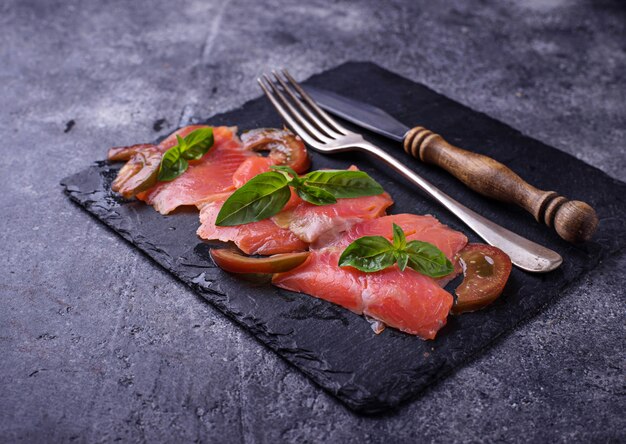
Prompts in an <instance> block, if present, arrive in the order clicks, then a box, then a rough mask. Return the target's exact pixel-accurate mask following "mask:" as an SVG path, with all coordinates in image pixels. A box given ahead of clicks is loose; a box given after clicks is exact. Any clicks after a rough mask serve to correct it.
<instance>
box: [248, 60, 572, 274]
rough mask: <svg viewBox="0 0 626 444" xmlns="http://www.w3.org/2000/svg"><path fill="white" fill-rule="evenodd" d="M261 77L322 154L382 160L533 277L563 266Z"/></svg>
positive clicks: (295, 88)
mask: <svg viewBox="0 0 626 444" xmlns="http://www.w3.org/2000/svg"><path fill="white" fill-rule="evenodd" d="M272 75H273V80H272V78H270V76H268V75H263V77H262V78H259V79H257V81H258V82H259V85H260V86H261V88H262V89H263V92H264V93H265V94H266V96H267V97H268V98H269V100H270V102H271V103H272V105H273V106H274V108H276V110H277V111H278V113H279V114H280V115H281V116H282V118H283V119H284V120H285V122H286V123H287V125H288V126H289V127H291V129H292V130H293V131H294V132H295V133H296V134H298V135H299V136H300V137H301V138H302V140H303V141H304V142H305V143H306V144H307V145H308V146H309V147H310V148H311V149H313V150H315V151H319V152H321V153H324V154H333V153H341V152H346V151H361V152H366V153H367V154H369V155H371V156H374V157H375V158H377V159H379V160H381V161H383V162H384V163H385V164H387V165H388V166H389V167H391V168H392V169H394V170H396V171H397V172H399V173H400V174H401V175H402V176H403V177H405V178H406V179H407V180H409V181H410V182H412V183H413V184H414V185H415V186H417V187H418V188H419V189H420V190H421V191H422V192H424V193H425V194H426V195H428V196H430V197H431V198H432V199H434V200H435V201H437V202H439V203H440V204H441V205H443V206H444V207H445V208H447V209H448V210H449V211H450V212H452V213H453V214H454V215H455V216H457V217H458V218H459V219H460V220H461V221H463V222H464V223H465V224H466V225H467V226H468V227H469V228H471V229H472V230H473V231H474V232H476V234H478V235H479V236H480V237H481V238H483V239H484V240H485V242H487V243H489V244H491V245H493V246H496V247H498V248H500V249H501V250H502V251H504V252H505V253H506V254H508V255H509V257H510V258H511V261H512V262H513V264H514V265H515V266H517V267H519V268H521V269H523V270H526V271H529V272H533V273H545V272H548V271H551V270H554V269H555V268H557V267H558V266H559V265H561V263H562V262H563V259H562V258H561V256H560V255H559V254H558V253H556V252H555V251H552V250H550V249H548V248H546V247H543V246H541V245H539V244H537V243H535V242H532V241H530V240H528V239H526V238H524V237H522V236H519V235H517V234H515V233H513V232H511V231H509V230H507V229H505V228H503V227H501V226H499V225H498V224H496V223H494V222H491V221H490V220H488V219H487V218H485V217H483V216H481V215H480V214H478V213H476V212H474V211H473V210H471V209H469V208H467V207H466V206H464V205H462V204H461V203H459V202H457V201H456V200H454V199H452V198H451V197H450V196H448V195H447V194H445V193H444V192H442V191H441V190H439V189H438V188H437V187H435V186H434V185H432V184H431V183H429V182H428V181H427V180H425V179H424V178H422V177H421V176H419V175H418V174H416V173H415V172H414V171H412V170H411V169H409V168H407V167H406V166H405V165H404V164H402V163H401V162H400V161H399V160H397V159H396V158H394V157H393V156H391V155H390V154H389V153H387V152H386V151H384V150H382V149H381V148H379V147H377V146H375V145H373V144H372V143H370V142H368V141H366V140H365V139H364V138H363V137H362V136H361V135H360V134H357V133H355V132H352V131H349V130H347V129H346V128H344V127H343V126H341V125H340V124H339V123H337V122H336V121H335V120H334V119H333V118H332V117H330V116H329V115H328V114H327V113H326V112H325V111H323V110H322V109H321V108H320V107H319V106H318V105H317V104H316V103H315V101H314V100H313V99H312V98H311V97H310V96H309V95H308V94H307V93H306V91H304V89H302V87H301V86H300V85H299V84H298V83H297V82H296V81H295V80H294V79H293V77H292V76H291V75H290V74H289V73H288V72H287V71H286V70H283V71H282V72H281V73H277V72H273V73H272Z"/></svg>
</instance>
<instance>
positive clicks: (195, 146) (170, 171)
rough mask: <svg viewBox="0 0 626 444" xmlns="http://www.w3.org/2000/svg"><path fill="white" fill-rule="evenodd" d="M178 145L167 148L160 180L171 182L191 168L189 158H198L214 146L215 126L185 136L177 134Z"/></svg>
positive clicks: (162, 159)
mask: <svg viewBox="0 0 626 444" xmlns="http://www.w3.org/2000/svg"><path fill="white" fill-rule="evenodd" d="M176 140H177V141H178V144H177V145H174V146H173V147H171V148H170V149H169V150H167V151H166V152H165V153H164V154H163V157H162V158H161V165H160V166H159V176H158V180H160V181H164V182H169V181H170V180H174V179H176V178H177V177H178V176H180V175H181V174H183V173H184V172H185V171H187V168H189V163H188V162H187V161H188V160H198V159H200V158H201V157H202V156H204V155H205V154H206V153H207V152H208V151H209V149H211V147H212V146H213V142H214V139H213V128H211V127H208V128H199V129H197V130H195V131H192V132H190V133H189V134H187V135H186V136H185V137H184V138H182V137H180V136H179V135H176Z"/></svg>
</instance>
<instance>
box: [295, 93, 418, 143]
mask: <svg viewBox="0 0 626 444" xmlns="http://www.w3.org/2000/svg"><path fill="white" fill-rule="evenodd" d="M306 92H308V93H309V95H310V96H311V97H312V98H313V100H315V101H316V102H317V104H318V105H320V106H321V107H322V108H323V109H325V110H326V111H329V112H331V113H333V114H335V115H336V116H339V117H341V118H342V119H345V120H347V121H348V122H352V123H354V124H355V125H358V126H360V127H362V128H366V129H368V130H370V131H373V132H375V133H378V134H381V135H383V136H385V137H388V138H390V139H392V140H396V141H398V142H402V141H403V140H404V136H405V135H406V133H408V132H409V130H410V128H409V127H408V126H406V125H405V124H403V123H402V122H400V121H398V120H397V119H396V118H395V117H392V116H391V115H390V114H389V113H387V112H386V111H383V110H382V109H380V108H377V107H375V106H373V105H369V104H367V103H363V102H359V101H357V100H352V99H350V98H348V97H344V96H341V95H339V94H335V93H333V92H331V91H325V90H322V89H318V88H315V87H312V86H307V87H306Z"/></svg>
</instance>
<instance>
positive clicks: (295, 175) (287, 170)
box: [270, 165, 298, 179]
mask: <svg viewBox="0 0 626 444" xmlns="http://www.w3.org/2000/svg"><path fill="white" fill-rule="evenodd" d="M270 168H271V169H273V170H276V171H284V172H285V173H288V174H289V175H290V176H291V178H292V179H297V178H298V173H296V172H295V171H294V170H293V168H291V167H289V166H287V165H272V166H271V167H270Z"/></svg>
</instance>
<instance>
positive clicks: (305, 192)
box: [296, 185, 337, 205]
mask: <svg viewBox="0 0 626 444" xmlns="http://www.w3.org/2000/svg"><path fill="white" fill-rule="evenodd" d="M296 192H297V193H298V196H300V197H301V198H302V200H305V201H307V202H309V203H312V204H313V205H330V204H334V203H337V199H335V197H334V196H333V195H332V194H330V193H329V192H328V191H326V190H323V189H322V188H317V187H311V186H308V185H298V186H296Z"/></svg>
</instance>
